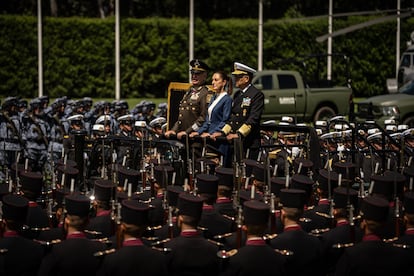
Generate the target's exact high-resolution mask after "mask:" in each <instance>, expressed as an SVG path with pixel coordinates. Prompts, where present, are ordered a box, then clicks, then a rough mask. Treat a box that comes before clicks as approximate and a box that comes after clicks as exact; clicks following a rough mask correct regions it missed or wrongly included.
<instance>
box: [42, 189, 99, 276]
mask: <svg viewBox="0 0 414 276" xmlns="http://www.w3.org/2000/svg"><path fill="white" fill-rule="evenodd" d="M90 205H91V202H90V199H89V198H88V197H86V196H84V195H81V194H77V193H74V194H70V195H67V196H66V197H65V207H66V217H65V219H64V226H63V227H65V230H66V233H67V235H66V239H65V240H64V241H62V242H60V243H58V244H55V245H53V247H52V249H51V252H50V253H49V254H48V255H47V256H45V258H44V259H43V261H42V264H41V267H40V269H39V273H38V275H94V274H96V271H97V270H98V268H99V266H100V262H101V260H100V259H99V258H98V257H96V256H95V255H94V254H96V253H97V252H100V251H103V250H105V246H104V244H102V243H100V242H97V241H92V240H88V239H87V238H86V234H85V232H84V230H85V228H86V226H87V225H88V222H89V212H90Z"/></svg>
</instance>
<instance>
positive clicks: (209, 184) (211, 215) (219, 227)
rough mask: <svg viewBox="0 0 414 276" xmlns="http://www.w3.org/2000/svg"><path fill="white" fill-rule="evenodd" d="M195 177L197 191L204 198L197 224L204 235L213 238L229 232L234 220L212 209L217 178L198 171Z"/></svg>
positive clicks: (233, 228)
mask: <svg viewBox="0 0 414 276" xmlns="http://www.w3.org/2000/svg"><path fill="white" fill-rule="evenodd" d="M196 178H197V193H198V194H199V195H200V196H201V197H202V198H204V203H203V212H202V215H201V220H200V223H199V226H200V227H202V228H203V229H205V230H204V237H206V238H207V239H214V237H215V236H217V235H223V234H227V233H231V232H233V231H234V230H235V228H236V227H235V225H234V222H233V221H232V220H231V219H229V218H226V217H224V216H223V215H221V214H220V213H219V212H218V211H217V210H215V209H214V205H213V204H214V203H215V201H216V198H217V189H218V183H219V178H218V176H216V175H212V174H203V173H199V174H197V176H196Z"/></svg>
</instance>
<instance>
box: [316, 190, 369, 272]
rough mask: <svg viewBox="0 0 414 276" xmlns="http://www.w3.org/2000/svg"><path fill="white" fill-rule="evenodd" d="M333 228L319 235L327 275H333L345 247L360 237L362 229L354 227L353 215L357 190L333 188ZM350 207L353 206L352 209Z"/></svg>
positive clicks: (356, 212)
mask: <svg viewBox="0 0 414 276" xmlns="http://www.w3.org/2000/svg"><path fill="white" fill-rule="evenodd" d="M332 198H333V206H332V208H333V211H332V215H333V220H334V225H335V226H334V228H332V229H331V230H329V231H328V232H325V233H323V234H322V235H321V236H320V239H321V241H322V250H323V256H324V258H325V268H326V274H327V275H334V273H335V267H336V263H337V262H338V260H339V258H340V257H341V255H342V253H343V252H344V250H345V248H346V247H349V246H353V245H354V244H355V243H358V242H360V241H361V239H362V231H361V229H360V228H359V227H355V225H354V224H355V222H354V221H353V219H354V215H356V214H358V211H357V210H358V209H357V208H358V200H359V199H358V192H357V191H355V190H354V189H347V188H345V187H337V188H335V189H334V190H333V196H332ZM350 208H353V209H352V210H351V209H350Z"/></svg>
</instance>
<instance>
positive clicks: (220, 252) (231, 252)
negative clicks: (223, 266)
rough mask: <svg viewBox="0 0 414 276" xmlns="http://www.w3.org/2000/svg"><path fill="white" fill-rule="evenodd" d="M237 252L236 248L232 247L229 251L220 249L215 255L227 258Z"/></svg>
mask: <svg viewBox="0 0 414 276" xmlns="http://www.w3.org/2000/svg"><path fill="white" fill-rule="evenodd" d="M237 253H238V250H237V249H232V250H229V251H226V250H220V251H219V252H217V257H219V258H220V259H227V258H230V257H233V256H234V255H236V254H237Z"/></svg>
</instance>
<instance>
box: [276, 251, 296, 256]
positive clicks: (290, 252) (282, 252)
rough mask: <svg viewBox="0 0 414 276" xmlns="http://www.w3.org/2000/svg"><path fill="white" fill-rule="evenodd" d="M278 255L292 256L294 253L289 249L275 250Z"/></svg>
mask: <svg viewBox="0 0 414 276" xmlns="http://www.w3.org/2000/svg"><path fill="white" fill-rule="evenodd" d="M275 251H276V253H279V254H281V255H283V256H292V255H293V251H290V250H287V249H275Z"/></svg>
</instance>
